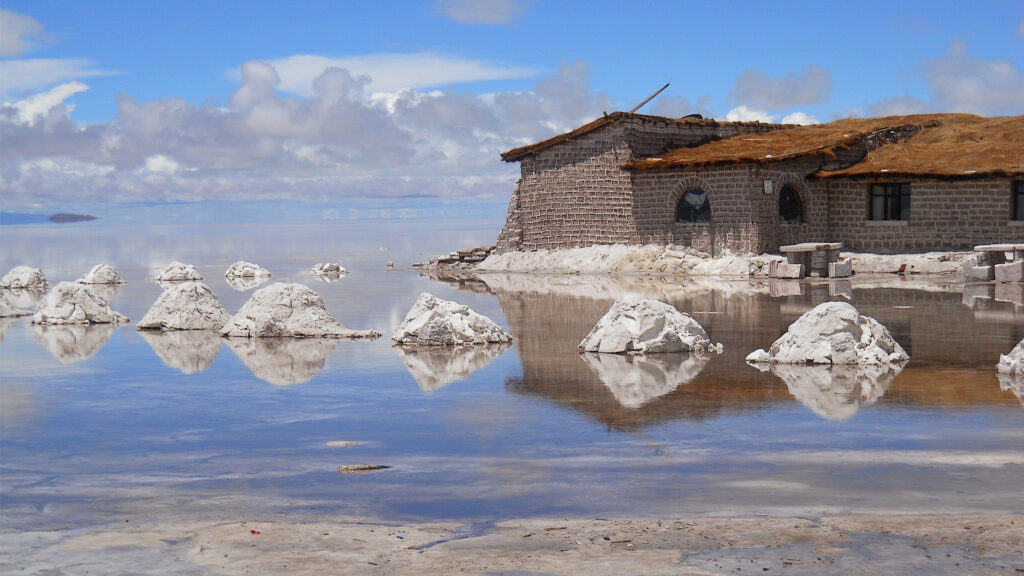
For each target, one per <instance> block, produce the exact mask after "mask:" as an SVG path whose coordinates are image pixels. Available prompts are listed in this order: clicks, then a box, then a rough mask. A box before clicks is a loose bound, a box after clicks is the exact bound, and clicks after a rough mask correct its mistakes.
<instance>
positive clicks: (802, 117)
mask: <svg viewBox="0 0 1024 576" xmlns="http://www.w3.org/2000/svg"><path fill="white" fill-rule="evenodd" d="M782 123H783V124H801V125H806V124H821V122H818V119H817V118H815V117H814V116H811V115H810V114H807V113H804V112H799V111H798V112H793V113H790V114H787V115H785V116H783V117H782Z"/></svg>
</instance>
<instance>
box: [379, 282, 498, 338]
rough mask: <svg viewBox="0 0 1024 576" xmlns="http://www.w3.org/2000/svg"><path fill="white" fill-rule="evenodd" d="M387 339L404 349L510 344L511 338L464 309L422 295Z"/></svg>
mask: <svg viewBox="0 0 1024 576" xmlns="http://www.w3.org/2000/svg"><path fill="white" fill-rule="evenodd" d="M391 339H392V340H394V341H395V342H396V343H398V344H403V345H407V346H460V345H470V346H477V345H483V344H495V343H499V342H511V341H512V336H511V335H510V334H508V333H507V332H505V331H504V330H502V329H501V327H500V326H498V325H497V324H495V323H494V321H493V320H491V319H490V318H488V317H486V316H482V315H480V314H477V313H476V312H474V311H473V310H470V309H469V307H468V306H465V305H463V304H459V303H457V302H452V301H450V300H442V299H440V298H438V297H437V296H434V295H433V294H429V293H427V292H424V293H422V294H420V296H419V298H417V299H416V303H415V304H413V306H412V308H411V309H410V310H409V313H408V314H406V315H405V320H404V321H403V322H402V324H401V325H400V326H399V327H398V329H397V330H395V333H394V334H392V335H391Z"/></svg>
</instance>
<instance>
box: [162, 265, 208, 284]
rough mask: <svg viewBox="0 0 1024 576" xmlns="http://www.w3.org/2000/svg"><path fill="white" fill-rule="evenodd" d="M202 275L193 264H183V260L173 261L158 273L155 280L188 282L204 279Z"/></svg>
mask: <svg viewBox="0 0 1024 576" xmlns="http://www.w3.org/2000/svg"><path fill="white" fill-rule="evenodd" d="M202 279H203V277H202V275H200V274H199V272H197V271H196V267H195V266H193V265H191V264H187V265H186V264H182V263H181V262H171V263H170V264H168V265H167V268H164V270H163V272H161V273H160V274H157V276H156V277H155V278H153V280H158V281H164V282H186V281H189V280H202Z"/></svg>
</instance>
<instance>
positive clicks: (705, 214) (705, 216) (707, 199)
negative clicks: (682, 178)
mask: <svg viewBox="0 0 1024 576" xmlns="http://www.w3.org/2000/svg"><path fill="white" fill-rule="evenodd" d="M694 191H700V192H701V193H703V194H704V203H703V204H702V205H701V207H702V208H703V210H701V211H700V212H697V211H694V210H693V209H692V208H691V210H690V211H691V212H692V213H694V214H699V215H700V216H701V217H702V218H701V219H690V220H684V219H682V211H681V210H680V208H682V206H683V203H684V202H685V203H687V204H689V202H686V197H687V196H688V195H689V194H690V193H692V192H694ZM690 206H693V205H692V204H690ZM675 221H676V223H677V224H710V223H711V195H710V194H708V192H707V190H705V189H704V188H701V187H700V186H694V187H692V188H688V189H687V190H686V192H683V193H682V194H681V195H680V196H679V200H678V201H677V202H676V214H675Z"/></svg>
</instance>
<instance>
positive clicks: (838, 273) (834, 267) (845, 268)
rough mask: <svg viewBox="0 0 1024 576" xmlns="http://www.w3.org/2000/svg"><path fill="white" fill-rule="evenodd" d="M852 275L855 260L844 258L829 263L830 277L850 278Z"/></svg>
mask: <svg viewBox="0 0 1024 576" xmlns="http://www.w3.org/2000/svg"><path fill="white" fill-rule="evenodd" d="M850 276H853V260H850V259H849V258H843V259H842V260H836V261H835V262H829V263H828V277H829V278H849V277H850Z"/></svg>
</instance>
